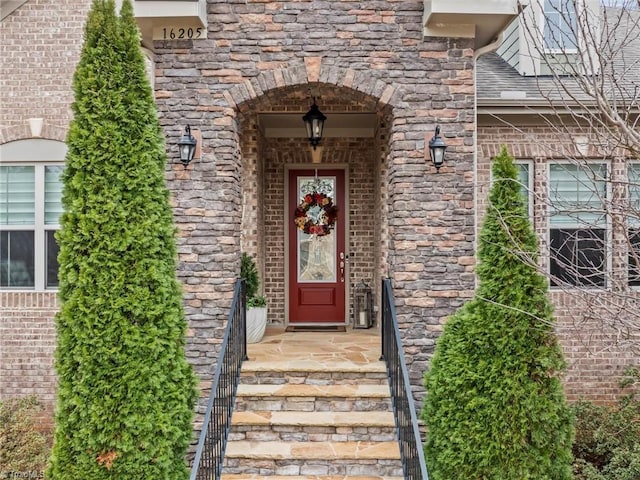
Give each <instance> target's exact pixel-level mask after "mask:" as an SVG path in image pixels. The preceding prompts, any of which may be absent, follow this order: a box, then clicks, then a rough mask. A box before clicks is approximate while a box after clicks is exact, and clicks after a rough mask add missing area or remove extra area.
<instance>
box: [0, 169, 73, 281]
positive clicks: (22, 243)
mask: <svg viewBox="0 0 640 480" xmlns="http://www.w3.org/2000/svg"><path fill="white" fill-rule="evenodd" d="M62 170H63V166H62V165H57V164H56V165H54V164H42V163H40V164H31V165H28V164H15V165H0V288H9V289H36V290H43V289H47V288H56V287H57V286H58V245H57V243H56V240H55V237H54V234H55V231H56V230H57V229H58V228H59V225H58V222H59V217H60V214H61V212H62V203H61V195H62V184H61V179H60V174H61V173H62Z"/></svg>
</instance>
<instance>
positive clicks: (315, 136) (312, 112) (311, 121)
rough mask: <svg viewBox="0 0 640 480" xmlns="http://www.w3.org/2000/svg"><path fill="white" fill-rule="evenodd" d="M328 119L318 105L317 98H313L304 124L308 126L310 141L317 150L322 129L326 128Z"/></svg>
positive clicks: (303, 118)
mask: <svg viewBox="0 0 640 480" xmlns="http://www.w3.org/2000/svg"><path fill="white" fill-rule="evenodd" d="M326 119H327V117H325V116H324V115H323V114H322V112H321V111H320V109H319V108H318V106H317V105H316V99H315V98H314V99H313V105H311V108H310V109H309V111H308V112H307V113H306V115H305V116H304V117H302V120H304V124H305V126H306V127H307V137H309V142H311V145H313V149H314V150H315V148H316V146H318V144H319V143H320V140H321V139H322V129H323V128H324V121H325V120H326Z"/></svg>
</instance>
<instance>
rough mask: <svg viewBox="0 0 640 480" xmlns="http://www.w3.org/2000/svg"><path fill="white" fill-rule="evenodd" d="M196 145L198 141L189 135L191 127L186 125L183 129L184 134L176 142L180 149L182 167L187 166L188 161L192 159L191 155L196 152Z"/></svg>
mask: <svg viewBox="0 0 640 480" xmlns="http://www.w3.org/2000/svg"><path fill="white" fill-rule="evenodd" d="M197 145H198V141H197V140H196V139H195V137H194V136H193V135H191V127H190V126H189V125H187V127H186V128H185V129H184V135H183V136H182V138H181V139H180V141H179V142H178V148H179V149H180V161H181V162H182V165H184V168H185V169H186V168H187V165H189V162H191V160H193V157H194V156H195V154H196V146H197Z"/></svg>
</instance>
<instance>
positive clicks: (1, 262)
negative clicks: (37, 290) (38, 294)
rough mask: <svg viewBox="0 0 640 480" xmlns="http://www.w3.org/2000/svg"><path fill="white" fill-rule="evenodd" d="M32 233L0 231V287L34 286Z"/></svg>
mask: <svg viewBox="0 0 640 480" xmlns="http://www.w3.org/2000/svg"><path fill="white" fill-rule="evenodd" d="M33 233H34V232H33V231H20V230H10V231H0V287H8V288H18V287H26V288H33V287H34V285H35V266H34V251H35V249H34V235H33Z"/></svg>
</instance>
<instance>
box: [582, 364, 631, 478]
mask: <svg viewBox="0 0 640 480" xmlns="http://www.w3.org/2000/svg"><path fill="white" fill-rule="evenodd" d="M639 381H640V370H639V369H638V368H633V369H630V370H629V371H628V372H627V375H626V379H625V382H624V385H623V386H625V385H629V383H630V382H639ZM573 411H574V413H575V418H576V421H575V426H576V439H575V442H574V445H573V454H574V456H575V462H574V475H575V480H638V479H640V399H639V398H638V396H637V394H634V393H630V394H628V395H625V396H623V397H621V399H620V401H619V403H618V404H617V405H613V406H610V405H595V404H593V403H591V402H587V401H580V402H577V403H575V404H574V405H573Z"/></svg>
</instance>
